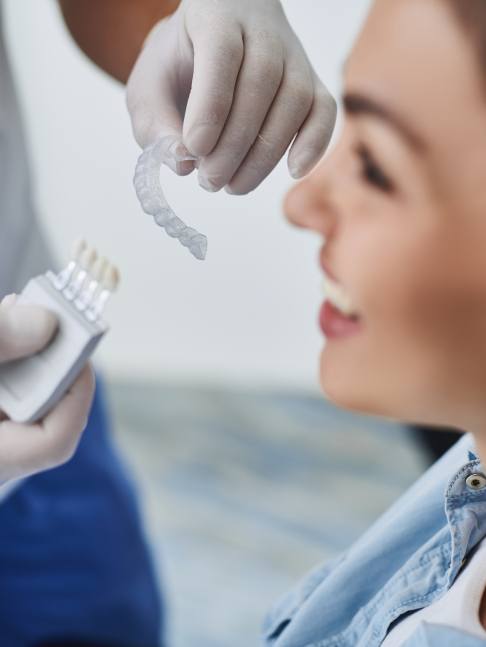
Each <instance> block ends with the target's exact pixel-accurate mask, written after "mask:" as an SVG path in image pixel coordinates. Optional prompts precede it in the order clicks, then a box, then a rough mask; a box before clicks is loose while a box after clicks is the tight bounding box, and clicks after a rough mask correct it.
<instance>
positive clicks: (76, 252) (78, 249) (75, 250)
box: [71, 238, 88, 261]
mask: <svg viewBox="0 0 486 647" xmlns="http://www.w3.org/2000/svg"><path fill="white" fill-rule="evenodd" d="M87 246H88V244H87V242H86V241H85V240H84V238H78V239H77V240H76V241H75V242H74V244H73V247H72V251H71V259H72V260H74V261H79V259H80V258H81V254H82V253H83V252H84V250H85V249H86V248H87Z"/></svg>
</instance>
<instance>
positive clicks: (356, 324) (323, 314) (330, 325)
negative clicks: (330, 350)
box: [319, 301, 363, 339]
mask: <svg viewBox="0 0 486 647" xmlns="http://www.w3.org/2000/svg"><path fill="white" fill-rule="evenodd" d="M319 325H320V327H321V330H322V332H323V333H324V335H325V336H326V337H327V339H340V338H341V339H342V338H344V337H350V336H351V335H356V334H357V333H358V332H360V331H361V330H362V328H363V326H362V323H361V321H360V320H359V319H353V318H350V317H345V316H344V315H343V314H342V313H341V312H339V310H336V308H335V307H334V306H333V305H332V304H331V303H330V302H329V301H324V303H323V305H322V308H321V311H320V313H319Z"/></svg>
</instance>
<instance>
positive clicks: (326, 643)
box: [305, 544, 450, 647]
mask: <svg viewBox="0 0 486 647" xmlns="http://www.w3.org/2000/svg"><path fill="white" fill-rule="evenodd" d="M440 555H441V556H442V558H445V557H449V556H450V549H449V546H448V545H447V544H445V545H440V546H438V547H436V548H434V549H431V550H430V551H429V552H428V553H426V554H425V555H423V556H422V557H421V558H420V560H419V563H418V564H417V565H416V566H414V567H413V568H411V569H409V570H407V572H406V573H402V575H401V576H400V578H398V579H397V581H396V582H394V585H393V588H396V587H397V586H398V584H399V582H400V581H401V580H403V579H404V578H405V577H408V576H410V574H412V573H414V572H415V571H417V570H419V569H420V568H421V567H422V566H424V565H426V564H428V563H429V562H431V561H432V559H433V558H434V557H436V556H440ZM388 593H389V591H388V590H387V587H386V586H385V587H384V588H383V589H382V590H381V591H379V593H377V594H376V595H375V597H377V599H376V600H375V602H374V604H373V605H372V606H370V608H369V609H368V608H366V607H364V609H366V613H364V614H363V615H364V620H365V621H367V622H369V618H370V617H372V616H373V615H374V614H375V612H376V609H377V607H378V606H379V605H380V602H381V600H383V598H384V597H385V595H388ZM428 595H431V593H430V592H429V593H428V594H426V595H424V596H419V597H423V598H426V597H427V596H428ZM412 599H413V598H412ZM409 603H410V602H409ZM369 604H370V603H369ZM405 604H406V603H405V602H402V603H401V605H402V606H404V605H405ZM362 608H363V607H362ZM399 608H400V605H397V606H396V607H394V610H395V611H396V610H397V609H399ZM360 610H361V609H360ZM392 612H393V610H392V611H389V612H388V614H387V615H386V616H385V618H384V620H385V621H389V616H390V614H391V613H392ZM358 613H359V612H358ZM356 616H357V614H355V615H354V617H353V619H352V620H351V622H350V624H349V625H348V626H347V627H346V629H344V630H343V631H341V632H340V633H339V634H336V635H334V636H330V637H329V638H326V639H325V640H320V641H319V642H313V643H308V644H306V645H305V647H343V643H342V640H346V638H345V636H346V634H349V633H351V630H352V626H353V624H357V623H354V621H355V619H356ZM388 624H389V622H388ZM383 625H384V623H382V624H381V627H383ZM379 634H380V631H379V629H374V630H373V633H372V636H371V637H372V638H373V639H378V638H379Z"/></svg>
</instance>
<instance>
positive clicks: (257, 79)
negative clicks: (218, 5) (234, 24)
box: [199, 34, 284, 191]
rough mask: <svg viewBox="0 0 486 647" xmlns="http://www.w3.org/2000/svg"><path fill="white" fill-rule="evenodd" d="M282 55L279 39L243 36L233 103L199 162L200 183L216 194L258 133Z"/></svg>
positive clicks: (276, 85)
mask: <svg viewBox="0 0 486 647" xmlns="http://www.w3.org/2000/svg"><path fill="white" fill-rule="evenodd" d="M283 70H284V52H283V49H282V44H281V42H280V40H279V39H277V38H275V37H272V36H271V35H270V34H268V35H266V36H265V38H255V40H253V39H252V37H251V35H249V36H248V38H246V37H245V55H244V60H243V63H242V66H241V69H240V73H239V75H238V81H237V85H236V89H235V95H234V99H233V104H232V106H231V112H230V115H229V117H228V120H227V122H226V124H225V126H224V130H223V132H222V134H221V136H220V138H219V140H218V143H217V145H216V148H215V149H214V150H213V151H212V152H211V153H210V154H209V155H208V156H206V157H204V158H203V159H202V160H201V164H200V166H199V183H200V184H201V186H202V187H203V188H206V189H207V190H210V191H216V190H219V189H221V188H223V186H225V185H226V184H227V183H228V182H229V181H230V180H231V178H232V177H233V175H234V174H235V173H236V171H237V170H238V168H239V166H240V164H241V163H242V161H243V160H244V158H245V157H246V154H247V153H248V151H249V150H250V148H251V146H252V145H253V143H254V142H255V139H256V138H257V136H258V133H259V132H260V130H261V128H262V125H263V123H264V121H265V118H266V116H267V113H268V111H269V110H270V108H271V105H272V102H273V100H274V98H275V95H276V94H277V92H278V89H279V87H280V83H281V81H282V76H283Z"/></svg>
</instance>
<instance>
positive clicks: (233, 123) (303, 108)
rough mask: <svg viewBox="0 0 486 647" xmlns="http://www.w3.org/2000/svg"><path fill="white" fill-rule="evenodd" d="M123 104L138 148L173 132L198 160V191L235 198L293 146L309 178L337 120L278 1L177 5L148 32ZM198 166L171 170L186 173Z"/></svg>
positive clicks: (194, 0) (296, 173) (298, 168)
mask: <svg viewBox="0 0 486 647" xmlns="http://www.w3.org/2000/svg"><path fill="white" fill-rule="evenodd" d="M127 104H128V109H129V112H130V116H131V119H132V125H133V130H134V134H135V138H136V140H137V142H138V143H139V144H140V146H142V147H143V148H145V147H146V146H147V145H148V144H151V143H152V142H153V141H155V140H156V139H157V138H158V137H161V136H177V137H178V138H179V140H181V139H182V142H183V144H184V146H185V148H186V149H187V151H188V152H189V153H190V154H192V155H194V156H195V157H197V158H199V162H198V167H199V183H200V184H201V186H203V188H205V189H207V190H209V191H217V190H219V189H221V188H222V187H224V186H226V187H227V191H228V192H230V193H237V194H244V193H248V192H249V191H252V190H253V189H255V188H256V187H257V186H258V185H259V184H260V182H261V181H262V180H263V179H264V178H265V177H266V176H267V175H268V174H269V173H270V172H271V171H272V169H273V168H274V167H275V165H276V164H277V163H278V162H279V160H280V159H281V158H282V156H283V155H284V154H285V151H286V150H287V148H288V147H289V145H290V144H292V146H291V149H290V152H289V156H288V166H289V170H290V173H291V174H292V176H293V177H295V178H299V177H301V176H303V175H305V174H306V173H308V172H309V171H310V170H311V169H312V167H313V166H314V165H315V164H316V163H317V162H318V161H319V159H320V158H321V156H322V155H323V153H324V151H325V149H326V147H327V145H328V143H329V140H330V138H331V134H332V131H333V128H334V124H335V119H336V104H335V101H334V99H333V98H332V97H331V95H330V94H329V92H328V91H327V90H326V88H325V87H324V85H323V84H322V83H321V81H320V80H319V78H318V77H317V75H316V73H315V72H314V70H313V69H312V66H311V65H310V63H309V60H308V59H307V56H306V54H305V52H304V50H303V48H302V45H301V44H300V42H299V40H298V38H297V37H296V35H295V34H294V32H293V31H292V29H291V27H290V25H289V23H288V21H287V18H286V17H285V14H284V11H283V9H282V6H281V4H280V2H279V1H278V0H244V1H243V0H182V2H181V3H180V5H179V8H178V9H177V11H176V12H175V13H174V14H173V15H172V16H170V17H168V18H165V19H164V20H162V21H160V22H159V23H158V24H157V25H156V26H155V27H154V29H153V30H152V31H151V33H150V34H149V36H148V38H147V40H146V43H145V46H144V48H143V50H142V52H141V53H140V55H139V58H138V60H137V62H136V64H135V66H134V68H133V71H132V74H131V76H130V79H129V81H128V86H127ZM292 141H293V143H292ZM179 157H184V150H183V148H180V150H179ZM195 165H196V164H195V162H193V161H184V162H177V163H176V162H174V163H173V164H172V165H171V167H172V168H173V170H175V171H176V172H177V173H179V174H180V175H186V174H188V173H190V172H191V171H192V170H193V169H194V167H195Z"/></svg>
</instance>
